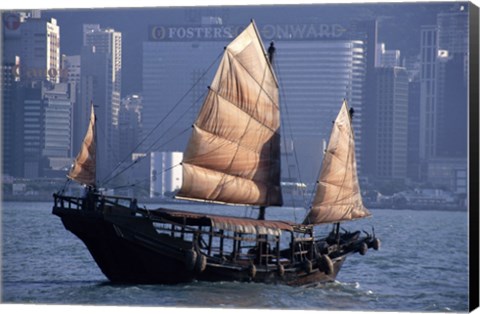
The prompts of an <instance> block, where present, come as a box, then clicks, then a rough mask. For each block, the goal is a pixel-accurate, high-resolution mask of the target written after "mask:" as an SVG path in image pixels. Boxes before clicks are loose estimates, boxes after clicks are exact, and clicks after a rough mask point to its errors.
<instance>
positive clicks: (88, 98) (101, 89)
mask: <svg viewBox="0 0 480 314" xmlns="http://www.w3.org/2000/svg"><path fill="white" fill-rule="evenodd" d="M121 38H122V36H121V33H120V32H117V31H115V30H114V29H111V28H107V29H102V28H100V26H98V25H95V26H91V25H90V26H89V27H85V28H84V46H83V48H82V53H81V57H80V63H81V74H80V77H81V79H80V81H81V82H80V97H81V98H80V106H79V108H78V111H76V112H75V113H76V115H75V122H74V124H75V125H76V127H75V131H76V135H75V139H76V140H75V148H76V150H78V149H79V148H80V145H81V142H82V137H83V135H84V134H85V132H86V129H87V124H88V117H89V114H90V104H91V103H92V102H93V104H94V106H95V108H96V110H95V113H96V115H97V122H98V124H97V125H98V130H97V143H98V146H97V147H98V156H99V158H98V165H99V167H98V169H100V170H99V172H98V173H97V177H98V178H99V180H104V179H106V177H107V176H108V175H109V174H110V172H111V171H112V169H113V168H114V167H115V166H116V165H117V163H118V162H119V134H118V125H119V111H120V95H121V68H122V62H121V55H122V45H121V43H122V42H121Z"/></svg>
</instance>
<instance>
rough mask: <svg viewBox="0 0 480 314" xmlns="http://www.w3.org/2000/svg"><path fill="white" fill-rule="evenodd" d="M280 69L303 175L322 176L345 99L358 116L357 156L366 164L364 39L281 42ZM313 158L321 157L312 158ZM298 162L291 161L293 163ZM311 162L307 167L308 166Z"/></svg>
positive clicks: (286, 116) (288, 126)
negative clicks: (325, 143)
mask: <svg viewBox="0 0 480 314" xmlns="http://www.w3.org/2000/svg"><path fill="white" fill-rule="evenodd" d="M276 47H277V52H278V53H277V56H276V60H277V61H276V63H275V66H276V71H277V73H278V77H279V78H280V84H281V93H280V99H281V101H280V104H281V114H282V117H283V119H282V122H284V123H283V128H284V134H285V135H286V136H285V137H287V140H288V139H290V138H291V139H292V140H293V145H294V148H295V150H296V151H297V152H298V153H297V158H298V163H299V167H300V178H301V179H302V180H305V181H307V182H312V181H314V180H315V179H316V176H317V173H316V171H312V169H320V165H321V161H322V156H323V145H322V141H323V140H328V139H329V137H330V132H331V128H332V121H333V120H335V117H336V115H337V114H338V110H339V108H340V105H341V104H342V100H343V99H347V101H348V104H349V106H350V107H352V108H354V111H355V114H354V118H353V125H354V130H355V137H356V138H355V144H356V157H357V162H358V164H359V168H360V165H361V157H362V155H361V152H360V148H361V140H362V137H361V136H362V132H361V131H362V129H361V117H362V109H363V107H364V101H365V99H364V94H365V93H364V88H365V67H366V60H365V54H364V53H365V51H364V49H365V48H364V43H363V42H362V41H352V40H334V41H329V40H319V41H300V42H292V41H277V42H276ZM312 156H317V157H316V158H312ZM294 161H295V160H289V161H287V164H286V165H284V166H288V163H291V162H294ZM304 165H305V166H304Z"/></svg>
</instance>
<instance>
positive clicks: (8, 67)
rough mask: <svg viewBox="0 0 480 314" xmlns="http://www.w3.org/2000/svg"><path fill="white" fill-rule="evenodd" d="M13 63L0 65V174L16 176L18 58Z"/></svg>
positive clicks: (18, 132) (18, 134)
mask: <svg viewBox="0 0 480 314" xmlns="http://www.w3.org/2000/svg"><path fill="white" fill-rule="evenodd" d="M15 59H16V61H15V62H4V63H3V64H2V67H1V68H2V83H3V84H2V173H3V174H7V175H11V176H16V175H17V174H18V171H17V170H15V169H18V167H15V165H16V164H18V163H19V160H18V153H16V152H15V150H16V149H15V147H17V148H18V146H19V144H20V141H18V137H19V136H20V133H21V130H19V128H20V125H21V123H19V121H17V119H18V116H19V114H20V112H19V110H18V108H17V106H16V103H15V97H16V92H15V90H16V86H17V84H18V80H19V79H20V78H19V77H18V76H17V75H16V72H15V71H16V69H17V68H18V66H19V63H20V58H18V57H17V58H15Z"/></svg>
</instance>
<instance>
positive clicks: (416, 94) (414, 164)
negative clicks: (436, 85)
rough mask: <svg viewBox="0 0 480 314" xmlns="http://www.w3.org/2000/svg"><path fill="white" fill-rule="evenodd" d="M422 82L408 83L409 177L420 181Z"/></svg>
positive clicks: (416, 79)
mask: <svg viewBox="0 0 480 314" xmlns="http://www.w3.org/2000/svg"><path fill="white" fill-rule="evenodd" d="M407 72H408V71H407ZM419 136H420V81H419V80H418V78H412V79H411V80H410V81H409V83H408V141H407V143H408V146H407V177H408V178H409V179H410V180H412V181H413V182H418V181H420V178H421V177H422V176H421V174H420V170H421V167H420V141H419Z"/></svg>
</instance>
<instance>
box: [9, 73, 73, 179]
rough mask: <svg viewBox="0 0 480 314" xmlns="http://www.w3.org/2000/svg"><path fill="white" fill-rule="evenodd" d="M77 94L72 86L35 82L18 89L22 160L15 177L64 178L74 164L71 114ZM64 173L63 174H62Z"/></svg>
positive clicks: (16, 100) (19, 156)
mask: <svg viewBox="0 0 480 314" xmlns="http://www.w3.org/2000/svg"><path fill="white" fill-rule="evenodd" d="M73 93H74V91H73V90H72V89H71V85H70V84H69V83H58V84H52V83H50V82H45V81H43V82H41V81H35V82H30V83H28V84H22V85H21V86H19V87H18V88H17V93H16V99H15V103H16V105H17V106H18V107H19V108H18V110H19V111H18V112H17V113H18V116H19V118H17V121H18V122H21V125H20V128H19V130H20V132H21V137H20V138H19V140H20V143H19V145H20V147H21V152H22V153H21V154H20V155H18V156H17V157H18V158H20V159H21V160H20V163H21V164H22V166H21V168H20V170H19V171H16V173H15V175H16V176H20V177H26V178H37V177H40V176H63V175H65V174H66V172H67V170H68V168H69V166H70V165H71V163H72V157H71V139H72V136H71V133H72V127H71V114H72V108H73V104H72V100H71V98H74V95H73ZM60 173H61V175H60Z"/></svg>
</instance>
